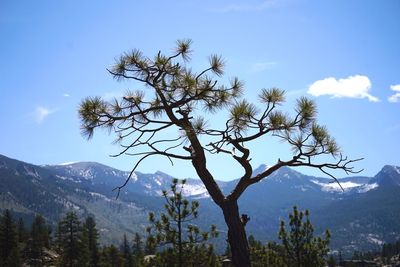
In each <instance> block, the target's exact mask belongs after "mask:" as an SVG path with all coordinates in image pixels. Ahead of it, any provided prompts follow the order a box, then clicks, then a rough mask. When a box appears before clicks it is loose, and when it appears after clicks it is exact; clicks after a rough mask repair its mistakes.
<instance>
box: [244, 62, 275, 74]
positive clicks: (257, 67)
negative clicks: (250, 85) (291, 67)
mask: <svg viewBox="0 0 400 267" xmlns="http://www.w3.org/2000/svg"><path fill="white" fill-rule="evenodd" d="M276 64H277V63H276V62H259V63H254V64H253V65H252V66H251V68H250V70H251V71H252V72H260V71H264V70H268V69H271V68H272V67H273V66H275V65H276Z"/></svg>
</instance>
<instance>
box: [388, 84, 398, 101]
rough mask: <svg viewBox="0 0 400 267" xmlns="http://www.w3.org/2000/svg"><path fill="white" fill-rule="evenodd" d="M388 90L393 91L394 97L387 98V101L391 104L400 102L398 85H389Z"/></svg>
mask: <svg viewBox="0 0 400 267" xmlns="http://www.w3.org/2000/svg"><path fill="white" fill-rule="evenodd" d="M390 89H392V90H393V91H395V92H396V93H395V94H394V95H391V96H389V98H388V101H389V102H392V103H397V102H399V100H400V84H396V85H391V86H390Z"/></svg>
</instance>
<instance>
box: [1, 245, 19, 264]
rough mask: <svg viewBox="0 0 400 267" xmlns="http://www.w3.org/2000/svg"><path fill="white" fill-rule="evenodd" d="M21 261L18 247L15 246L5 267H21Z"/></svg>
mask: <svg viewBox="0 0 400 267" xmlns="http://www.w3.org/2000/svg"><path fill="white" fill-rule="evenodd" d="M21 266H22V259H21V254H20V251H19V248H18V246H15V247H13V248H12V250H11V251H10V255H9V256H8V258H7V261H6V265H5V267H21Z"/></svg>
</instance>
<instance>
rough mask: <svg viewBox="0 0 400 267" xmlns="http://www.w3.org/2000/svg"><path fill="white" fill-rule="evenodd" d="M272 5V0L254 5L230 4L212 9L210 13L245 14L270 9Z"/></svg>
mask: <svg viewBox="0 0 400 267" xmlns="http://www.w3.org/2000/svg"><path fill="white" fill-rule="evenodd" d="M273 4H274V1H273V0H265V1H262V2H259V3H254V4H249V3H247V4H231V5H226V6H223V7H221V8H214V9H213V10H212V11H214V12H220V13H229V12H246V11H261V10H264V9H267V8H269V7H271V6H272V5H273Z"/></svg>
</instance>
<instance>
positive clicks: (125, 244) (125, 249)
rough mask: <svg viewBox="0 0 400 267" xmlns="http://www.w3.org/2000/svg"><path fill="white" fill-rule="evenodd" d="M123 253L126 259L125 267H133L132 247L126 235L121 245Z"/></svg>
mask: <svg viewBox="0 0 400 267" xmlns="http://www.w3.org/2000/svg"><path fill="white" fill-rule="evenodd" d="M121 253H122V257H123V258H124V267H132V266H133V259H132V252H131V246H130V244H129V241H128V239H127V238H126V235H125V234H124V239H123V242H122V245H121Z"/></svg>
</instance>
